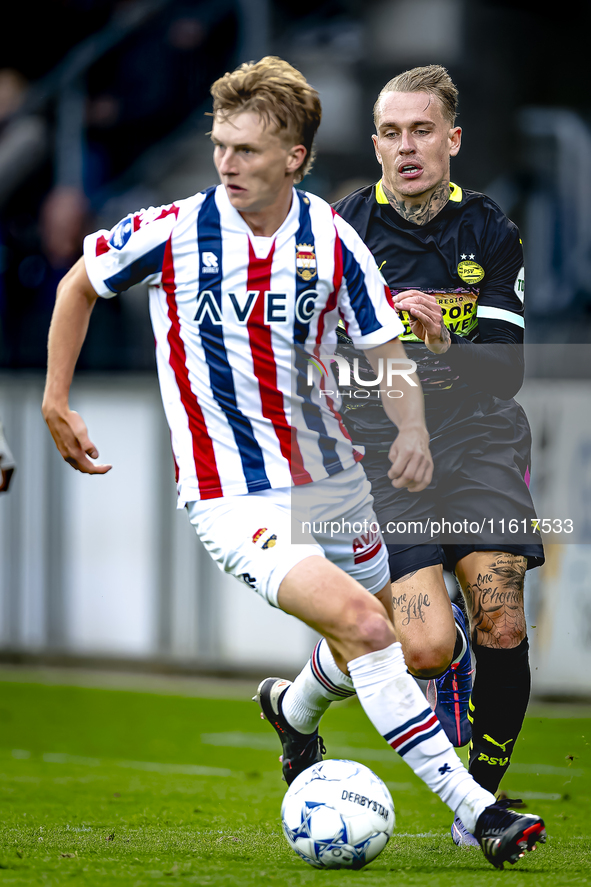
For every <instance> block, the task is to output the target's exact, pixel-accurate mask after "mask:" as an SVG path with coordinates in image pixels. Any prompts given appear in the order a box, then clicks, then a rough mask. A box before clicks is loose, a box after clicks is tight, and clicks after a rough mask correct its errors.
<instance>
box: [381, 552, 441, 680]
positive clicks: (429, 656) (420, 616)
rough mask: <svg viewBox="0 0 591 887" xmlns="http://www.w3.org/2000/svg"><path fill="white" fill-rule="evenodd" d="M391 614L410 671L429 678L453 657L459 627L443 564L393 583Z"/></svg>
mask: <svg viewBox="0 0 591 887" xmlns="http://www.w3.org/2000/svg"><path fill="white" fill-rule="evenodd" d="M392 618H393V622H394V631H395V633H396V638H397V640H399V641H400V643H401V644H402V650H403V653H404V659H405V662H406V665H407V668H408V670H409V671H410V673H411V674H414V675H415V676H416V677H420V678H429V677H433V676H434V675H439V674H441V672H443V671H445V669H446V668H447V667H448V665H449V663H450V662H451V660H452V657H453V652H454V646H455V643H456V627H455V622H454V618H453V613H452V609H451V604H450V601H449V595H448V593H447V588H446V586H445V582H444V581H443V568H442V567H441V565H440V564H436V565H433V566H429V567H423V569H422V570H417V571H416V572H414V573H408V574H407V575H406V576H402V577H401V578H400V579H398V580H396V582H393V583H392Z"/></svg>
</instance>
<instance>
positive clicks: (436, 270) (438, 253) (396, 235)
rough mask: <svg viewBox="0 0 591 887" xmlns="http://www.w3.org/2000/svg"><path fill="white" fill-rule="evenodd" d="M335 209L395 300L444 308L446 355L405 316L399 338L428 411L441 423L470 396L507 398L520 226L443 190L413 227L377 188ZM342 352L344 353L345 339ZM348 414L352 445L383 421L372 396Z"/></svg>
mask: <svg viewBox="0 0 591 887" xmlns="http://www.w3.org/2000/svg"><path fill="white" fill-rule="evenodd" d="M334 208H335V210H336V211H337V212H338V213H339V214H340V215H341V216H342V217H343V218H344V219H346V221H348V222H349V224H350V225H352V226H353V228H355V230H356V231H357V232H358V233H359V234H360V235H361V237H362V238H363V240H364V241H365V243H366V244H367V245H368V247H369V248H370V250H371V251H372V253H373V255H374V257H375V259H376V261H377V263H378V266H379V268H380V270H381V272H382V274H383V275H384V277H385V279H386V282H387V284H388V286H389V287H390V289H391V291H392V293H393V294H396V293H398V292H401V291H403V290H408V289H415V290H419V291H421V292H428V293H432V294H434V295H435V296H436V298H437V301H438V302H439V304H440V306H441V309H442V314H443V319H444V322H445V324H446V326H447V328H448V329H449V331H450V335H451V339H452V347H451V348H450V349H449V351H448V352H446V353H445V354H443V355H436V354H433V353H432V352H430V351H429V350H428V349H427V348H426V346H425V345H424V343H423V342H421V340H420V339H417V337H416V336H414V335H413V333H412V331H411V329H410V326H409V324H408V318H407V317H405V315H404V313H403V314H402V319H403V321H404V322H405V333H404V334H403V335H402V336H401V339H402V340H403V342H404V345H405V349H406V352H407V354H408V356H409V357H411V358H412V359H413V360H415V361H416V362H417V366H418V375H419V378H420V380H421V383H422V386H423V390H424V392H425V395H426V404H427V412H428V413H429V412H432V411H433V410H434V409H435V410H436V411H437V413H438V415H439V417H440V419H441V420H443V417H442V416H441V411H442V410H443V411H445V410H446V407H447V406H448V407H449V408H450V409H451V408H452V404H454V409H455V408H456V407H457V404H458V398H460V397H461V399H462V400H463V399H465V397H466V395H469V394H470V393H473V392H475V391H484V392H486V393H488V394H493V395H496V396H498V397H501V398H508V397H512V396H513V395H514V394H515V393H516V391H517V390H518V389H519V387H520V385H521V381H522V378H523V356H522V349H521V344H522V343H523V332H524V325H525V324H524V306H523V303H524V266H523V249H522V244H521V240H520V237H519V231H518V229H517V227H516V226H515V225H514V224H513V222H511V221H510V220H509V219H508V218H507V217H506V216H505V214H504V213H503V212H502V210H501V209H500V208H499V207H498V206H497V204H496V203H494V201H492V200H491V199H490V198H488V197H486V196H485V195H484V194H479V193H477V192H475V191H465V190H463V189H461V188H459V187H458V186H457V185H454V184H450V199H449V201H448V203H447V204H446V205H445V207H444V208H443V209H442V210H441V211H440V212H439V213H437V215H436V216H435V217H434V218H433V219H431V221H429V222H427V223H426V224H425V225H416V224H415V223H414V222H411V221H408V220H407V219H405V218H403V217H402V216H401V215H400V214H399V213H398V212H396V210H395V209H393V208H392V207H391V206H390V204H389V203H388V200H387V198H386V195H385V193H384V190H383V187H382V183H381V181H380V182H378V183H377V185H372V186H370V187H366V188H362V189H360V190H359V191H355V192H353V193H352V194H350V195H348V196H347V197H345V198H343V199H342V200H340V201H339V202H338V203H336V204H335V206H334ZM342 348H344V349H345V351H347V350H348V349H347V346H346V343H345V340H343V345H342ZM351 354H352V352H351ZM350 356H351V355H350ZM432 398H435V401H436V402H434V401H433V399H432ZM353 414H355V419H354V418H353ZM345 415H346V418H347V419H348V420H352V422H353V425H354V426H355V425H359V426H360V427H359V428H358V429H353V430H354V437H356V438H357V439H359V437H360V434H359V433H357V432H360V431H362V430H363V429H365V431H368V430H369V428H371V426H373V427H374V428H376V426H382V427H383V426H384V422H385V419H386V417H385V414H383V415H379V405H378V404H377V403H376V400H375V399H370V400H368V401H367V402H359V401H356V402H351V403H347V404H346V406H345ZM347 424H348V425H349V424H350V423H349V421H348V422H347ZM386 424H387V421H386ZM435 424H439V422H436V423H435ZM376 430H377V428H376ZM361 436H362V437H363V436H364V434H363V433H362V434H361Z"/></svg>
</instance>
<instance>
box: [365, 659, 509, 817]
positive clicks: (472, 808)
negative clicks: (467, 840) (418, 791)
mask: <svg viewBox="0 0 591 887" xmlns="http://www.w3.org/2000/svg"><path fill="white" fill-rule="evenodd" d="M348 668H349V672H350V674H351V678H352V680H353V685H354V687H355V689H356V690H357V696H358V697H359V701H360V703H361V705H362V706H363V708H364V710H365V713H366V714H367V716H368V718H369V719H370V721H371V722H372V724H373V725H374V727H376V729H377V730H378V732H379V733H381V735H382V736H383V737H384V739H385V740H386V742H388V744H389V745H391V746H392V748H393V749H394V750H395V751H397V752H398V754H399V755H400V756H401V757H402V758H403V759H404V760H405V761H406V763H407V764H408V765H409V766H410V767H411V768H412V769H413V770H414V772H415V773H416V774H417V776H419V777H420V778H421V779H422V780H423V782H425V783H426V784H427V785H428V786H429V788H430V789H431V791H433V792H435V793H436V794H438V795H439V797H440V798H441V800H442V801H443V802H444V803H446V804H447V805H448V807H451V809H452V810H453V811H454V813H456V812H458V815H460V812H459V811H461V815H460V818H461V820H462V822H463V823H464V825H465V826H466V828H467V829H468V830H469V831H471V832H473V831H474V827H475V825H476V820H477V819H478V817H479V816H480V814H481V813H482V811H483V810H484V808H485V807H488V806H489V804H494V803H495V796H494V795H492V794H491V793H490V792H488V791H486V790H485V789H483V788H481V786H479V785H478V783H477V782H475V781H474V779H473V778H472V776H470V774H469V773H468V771H467V770H466V768H465V767H464V765H463V764H462V762H461V761H460V759H459V758H458V756H457V754H456V753H455V751H454V749H453V747H452V744H451V742H450V741H449V739H448V738H447V736H446V735H445V733H444V731H443V729H442V727H441V725H440V723H439V721H438V720H437V717H436V715H435V713H434V712H433V711H432V710H431V708H430V707H429V705H428V704H427V702H426V700H425V697H424V696H423V694H422V693H421V691H420V690H419V688H418V686H417V685H416V683H415V682H414V680H413V678H412V677H411V676H410V675H409V673H408V672H407V670H406V665H405V662H404V656H403V654H402V647H401V645H400V644H399V643H396V644H392V645H391V646H389V647H386V649H385V650H378V651H376V652H375V653H366V654H365V655H364V656H359V657H358V658H357V659H353V660H352V661H351V662H349V663H348Z"/></svg>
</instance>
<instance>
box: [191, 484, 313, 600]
mask: <svg viewBox="0 0 591 887" xmlns="http://www.w3.org/2000/svg"><path fill="white" fill-rule="evenodd" d="M266 492H267V493H268V495H264V494H258V495H245V496H229V497H224V498H220V499H215V500H206V501H201V502H189V503H188V504H187V511H188V513H189V519H190V521H191V523H192V525H193V526H194V528H195V530H196V532H197V535H198V536H199V538H200V539H201V541H202V543H203V545H204V547H205V549H206V550H207V551H208V552H209V554H210V555H211V557H212V558H213V560H214V561H215V562H216V563H217V565H218V567H219V568H220V569H221V570H223V571H224V572H226V573H230V574H231V575H233V576H235V577H236V578H237V579H239V580H241V581H242V582H244V583H245V584H246V585H248V586H249V587H250V588H252V589H254V590H255V591H256V592H257V593H258V594H260V595H261V597H263V598H264V599H265V600H266V601H267V602H268V603H270V604H271V605H272V606H274V607H277V606H279V605H278V602H277V595H278V592H279V587H280V585H281V582H282V581H283V579H284V578H285V576H286V575H287V573H288V572H289V571H290V570H291V569H292V567H293V566H295V565H296V564H297V563H299V562H300V561H302V560H305V559H306V558H310V557H313V558H314V559H315V560H323V559H324V551H323V549H322V548H321V546H320V545H318V544H317V543H316V542H314V540H313V539H312V538H310V540H309V542H301V543H300V544H295V543H294V542H293V540H292V520H291V509H290V493H289V490H287V491H281V490H269V491H266Z"/></svg>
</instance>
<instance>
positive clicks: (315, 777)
mask: <svg viewBox="0 0 591 887" xmlns="http://www.w3.org/2000/svg"><path fill="white" fill-rule="evenodd" d="M281 822H282V825H283V831H284V833H285V837H286V838H287V841H288V843H289V845H290V847H292V849H293V850H295V852H296V853H297V854H298V856H301V858H302V859H303V860H305V861H306V862H307V863H309V864H310V865H312V866H314V867H315V868H326V869H340V868H348V869H360V868H363V866H364V865H366V864H367V863H368V862H371V861H372V859H375V858H376V856H377V855H378V854H379V853H381V851H382V850H383V849H384V847H385V846H386V844H387V843H388V841H389V840H390V836H391V835H392V830H393V828H394V822H395V819H394V803H393V801H392V796H391V794H390V792H389V791H388V789H387V788H386V786H385V785H384V783H383V782H382V780H381V779H380V778H379V777H378V776H376V774H375V773H373V771H372V770H370V769H369V767H364V766H363V764H358V763H357V762H356V761H340V760H335V761H333V760H329V761H322V762H321V763H319V764H314V765H313V766H312V767H309V768H308V769H307V770H304V772H303V773H300V775H299V776H298V777H297V778H296V779H294V781H293V782H292V784H291V785H290V787H289V789H288V790H287V793H286V795H285V797H284V799H283V804H282V806H281Z"/></svg>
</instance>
